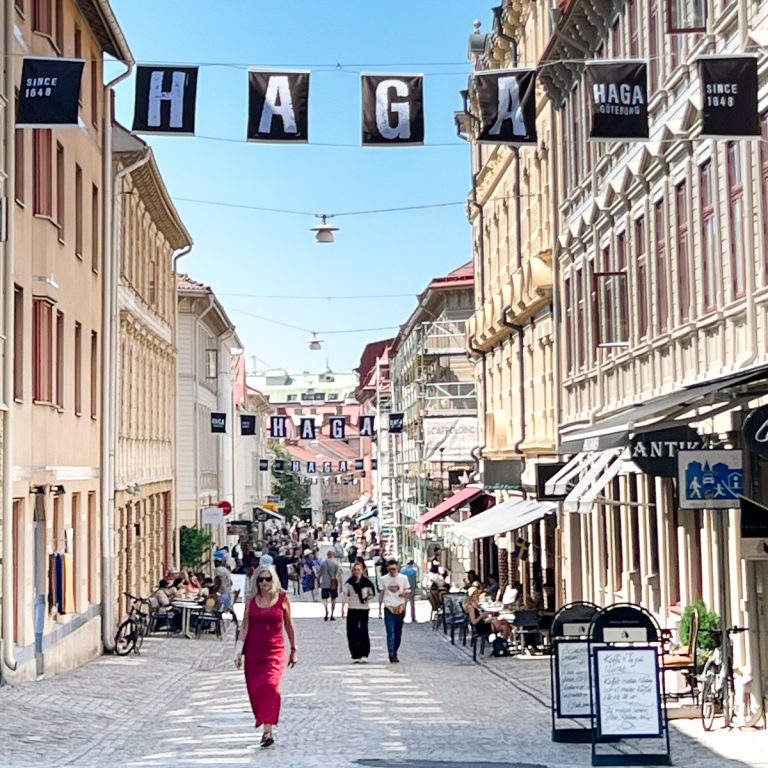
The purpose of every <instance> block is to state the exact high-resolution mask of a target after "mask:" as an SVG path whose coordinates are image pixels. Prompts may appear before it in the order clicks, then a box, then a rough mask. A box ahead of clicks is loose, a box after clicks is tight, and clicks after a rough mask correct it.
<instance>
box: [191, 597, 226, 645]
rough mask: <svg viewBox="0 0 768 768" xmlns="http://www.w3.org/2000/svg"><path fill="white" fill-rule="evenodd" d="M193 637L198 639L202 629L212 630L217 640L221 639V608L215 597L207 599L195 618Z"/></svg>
mask: <svg viewBox="0 0 768 768" xmlns="http://www.w3.org/2000/svg"><path fill="white" fill-rule="evenodd" d="M195 619H196V621H195V637H197V638H199V637H200V635H201V634H202V632H203V629H212V630H213V631H214V632H215V633H216V637H218V638H219V640H221V639H222V633H221V606H220V605H219V601H218V599H217V598H215V597H207V598H206V599H205V603H204V605H203V609H202V611H201V612H200V613H198V614H197V616H196V617H195Z"/></svg>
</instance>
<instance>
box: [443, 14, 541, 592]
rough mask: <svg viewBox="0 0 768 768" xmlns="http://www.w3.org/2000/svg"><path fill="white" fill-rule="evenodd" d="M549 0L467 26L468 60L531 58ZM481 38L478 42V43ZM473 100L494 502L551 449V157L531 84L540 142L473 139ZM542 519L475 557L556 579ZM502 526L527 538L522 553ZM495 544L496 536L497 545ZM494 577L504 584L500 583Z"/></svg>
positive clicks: (476, 228)
mask: <svg viewBox="0 0 768 768" xmlns="http://www.w3.org/2000/svg"><path fill="white" fill-rule="evenodd" d="M547 5H548V4H547V3H541V2H533V0H523V1H522V2H521V1H520V0H515V2H512V1H511V0H508V1H505V2H503V3H502V4H501V5H500V6H499V7H498V8H496V9H494V14H495V15H494V22H493V29H492V31H491V32H490V33H489V34H487V35H483V34H481V33H480V32H479V30H478V32H476V34H475V35H473V38H472V40H473V43H474V45H473V48H472V49H471V53H472V51H474V53H472V56H471V58H472V61H473V65H474V68H475V71H483V70H498V69H509V68H514V67H515V66H529V65H530V64H531V63H532V62H536V61H537V60H538V58H539V57H540V55H541V54H542V52H543V50H544V47H545V45H546V42H547V36H546V28H547V24H548V23H549V20H548V11H549V8H548V7H546V6H547ZM478 43H479V45H478ZM476 114H478V106H477V104H476V102H475V99H474V93H473V87H472V85H471V81H470V87H469V92H468V96H467V100H466V111H465V112H463V113H459V114H458V115H457V122H458V125H459V129H460V131H461V133H462V135H463V137H464V138H465V139H467V140H468V141H469V142H470V143H471V147H472V172H473V188H472V191H471V194H470V199H469V203H468V208H467V210H468V215H469V220H470V223H471V225H472V232H473V256H474V262H473V263H474V275H475V306H474V312H473V314H472V316H471V317H470V318H469V320H468V322H467V333H466V344H467V350H468V353H469V355H470V356H471V359H472V360H473V362H474V364H475V374H476V378H477V382H478V385H477V388H478V413H479V414H480V440H479V442H480V447H479V458H480V460H481V475H480V479H481V480H482V485H483V487H484V488H485V490H486V491H487V492H488V493H492V494H493V495H494V496H495V498H496V502H497V503H501V502H504V501H510V500H513V499H522V498H523V497H525V498H528V499H532V500H535V499H536V477H537V467H538V465H539V464H540V463H548V462H552V461H553V458H554V454H555V433H556V431H555V413H556V408H555V405H556V393H555V388H554V369H555V367H554V354H555V350H554V328H553V308H552V284H553V283H552V280H553V269H552V226H551V215H552V210H551V195H550V168H551V164H552V161H553V152H554V149H553V141H554V136H553V129H554V126H553V108H552V105H551V104H550V103H549V102H548V100H547V99H546V98H545V94H544V93H543V92H541V91H539V92H537V120H536V125H537V132H538V144H537V145H536V146H525V147H521V148H517V147H508V146H502V145H482V144H478V143H477V142H476V141H475V140H474V125H475V121H476V118H475V117H473V115H476ZM549 511H551V510H550V509H549V508H547V507H543V506H542V507H541V515H540V519H538V520H536V521H535V522H532V523H527V524H526V525H525V526H524V527H522V528H521V529H520V530H516V531H513V532H511V534H508V535H504V536H502V537H501V538H499V537H498V536H497V537H496V539H495V541H494V539H492V538H485V539H483V540H479V541H477V542H476V543H475V548H476V550H475V555H476V558H477V561H478V564H479V566H480V568H481V570H483V571H484V572H485V573H486V574H487V573H488V572H494V571H495V572H497V573H498V574H499V576H500V578H501V581H502V582H503V583H505V582H506V581H507V579H508V578H509V579H512V580H513V581H514V580H515V579H516V578H518V577H519V578H520V580H521V581H522V582H523V585H524V587H525V590H526V592H527V593H528V594H530V593H531V592H532V591H535V590H538V591H541V590H542V589H543V587H544V586H545V585H548V586H553V585H554V583H555V568H556V558H555V554H556V553H555V518H554V516H553V515H551V514H547V512H549ZM510 536H511V537H513V538H517V537H522V538H524V539H525V541H527V542H528V543H529V552H530V556H529V560H528V562H527V563H526V564H523V563H518V562H517V561H516V560H515V559H514V558H513V557H512V554H511V545H510ZM496 544H498V545H499V546H498V548H497V546H496ZM503 583H502V586H503Z"/></svg>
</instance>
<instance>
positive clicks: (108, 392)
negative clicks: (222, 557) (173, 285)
mask: <svg viewBox="0 0 768 768" xmlns="http://www.w3.org/2000/svg"><path fill="white" fill-rule="evenodd" d="M123 63H124V64H125V66H126V70H125V72H123V73H122V74H121V75H118V76H117V77H116V78H114V79H113V80H110V81H109V82H108V83H106V85H105V86H104V93H103V99H104V105H103V107H104V108H103V120H102V128H101V130H102V134H101V139H102V140H101V151H102V199H103V201H104V202H103V207H104V210H103V219H102V229H103V231H102V243H103V248H102V253H103V266H102V272H103V274H102V284H101V285H102V306H101V330H102V333H101V367H102V376H101V470H100V473H99V474H100V483H99V486H100V488H99V490H100V495H101V638H102V643H103V645H104V650H105V651H113V650H114V648H115V643H114V638H113V636H112V635H113V632H114V627H115V615H114V608H115V605H114V601H113V599H112V597H113V594H112V593H113V589H114V583H115V579H114V575H113V565H114V547H115V496H114V490H113V489H114V468H115V435H116V431H115V421H116V411H115V406H114V404H113V401H114V400H115V399H116V398H115V396H114V395H115V390H114V386H115V384H116V380H117V373H116V370H115V363H116V355H115V329H116V323H113V313H114V312H115V308H114V304H113V302H114V301H116V296H117V281H118V278H119V271H118V269H117V268H116V263H115V262H116V247H115V245H116V242H117V232H116V231H113V212H114V211H113V205H114V201H113V195H114V186H113V185H114V180H113V178H112V123H113V121H114V105H113V94H114V91H113V88H114V87H115V86H116V85H117V84H118V83H119V82H121V81H122V80H125V79H126V78H127V77H128V76H129V75H130V74H131V72H132V71H133V67H134V64H135V61H134V60H133V59H132V58H131V59H129V60H128V61H125V62H123Z"/></svg>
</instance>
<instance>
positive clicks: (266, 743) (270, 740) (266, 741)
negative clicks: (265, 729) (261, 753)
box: [261, 733, 275, 747]
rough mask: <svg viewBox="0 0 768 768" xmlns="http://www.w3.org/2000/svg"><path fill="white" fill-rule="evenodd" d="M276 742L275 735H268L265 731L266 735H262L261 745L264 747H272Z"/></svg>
mask: <svg viewBox="0 0 768 768" xmlns="http://www.w3.org/2000/svg"><path fill="white" fill-rule="evenodd" d="M274 743H275V739H274V737H273V736H271V735H270V736H267V734H266V733H265V734H264V735H263V736H262V737H261V746H262V747H271V746H272V745H273V744H274Z"/></svg>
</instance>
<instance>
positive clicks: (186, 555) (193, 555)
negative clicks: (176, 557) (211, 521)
mask: <svg viewBox="0 0 768 768" xmlns="http://www.w3.org/2000/svg"><path fill="white" fill-rule="evenodd" d="M212 544H213V539H212V537H211V535H210V534H209V533H206V532H205V531H203V530H202V529H200V528H187V526H186V525H182V526H181V528H179V549H180V550H181V565H182V568H193V569H194V568H198V567H200V566H201V565H202V563H203V560H205V559H206V558H205V557H204V556H205V555H206V554H207V553H208V552H209V550H210V548H211V545H212Z"/></svg>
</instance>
